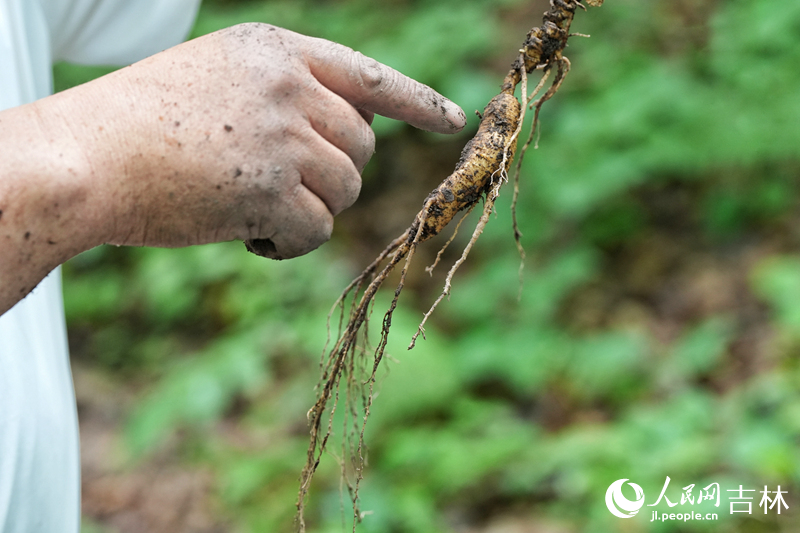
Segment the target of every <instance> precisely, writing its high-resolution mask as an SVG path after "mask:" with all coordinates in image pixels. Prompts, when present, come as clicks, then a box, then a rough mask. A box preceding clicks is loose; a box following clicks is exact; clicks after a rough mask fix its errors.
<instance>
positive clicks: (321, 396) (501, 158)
mask: <svg viewBox="0 0 800 533" xmlns="http://www.w3.org/2000/svg"><path fill="white" fill-rule="evenodd" d="M587 1H590V3H592V4H593V5H594V4H599V3H602V0H587ZM550 5H551V8H550V10H548V11H547V12H546V13H545V14H544V23H543V24H542V26H541V27H536V28H533V29H532V30H531V31H530V32H529V33H528V35H527V37H526V39H525V42H524V43H523V46H522V48H521V49H520V50H519V55H518V57H517V59H516V60H515V61H514V63H513V64H512V67H511V70H510V71H509V73H508V74H507V75H506V77H505V79H504V80H503V84H502V86H501V88H502V89H501V92H500V94H498V95H497V96H495V97H494V98H492V100H491V101H490V102H489V104H488V105H487V106H486V108H485V109H484V111H483V114H482V115H481V122H480V126H479V127H478V131H477V133H476V134H475V136H474V137H473V139H472V140H470V141H469V142H468V143H467V145H466V146H465V147H464V150H463V151H462V153H461V157H460V158H459V161H458V163H457V165H456V168H455V170H454V171H453V173H452V174H450V175H449V176H448V177H447V178H446V179H445V180H444V181H443V182H442V183H441V184H440V185H439V186H438V187H436V188H435V189H434V190H433V191H431V193H430V194H429V195H428V196H427V197H426V198H425V201H424V202H423V205H422V209H421V210H420V211H419V213H417V215H416V217H415V218H414V221H413V222H412V224H411V226H410V227H409V228H408V229H407V230H406V231H405V232H403V234H402V235H400V236H399V237H398V238H396V239H395V240H393V241H392V242H391V243H390V244H389V245H388V246H387V247H386V248H385V249H384V251H383V252H381V253H380V254H379V255H378V257H377V258H376V259H375V261H373V262H372V263H371V264H370V265H369V266H368V267H367V268H366V269H364V271H363V272H362V273H361V275H360V276H358V277H357V278H356V279H355V280H353V282H351V283H350V285H348V287H347V288H346V289H345V290H344V292H343V293H342V295H341V296H340V297H339V299H338V300H337V301H336V303H335V304H334V309H332V311H331V315H329V324H328V327H329V328H330V317H331V316H332V315H333V313H334V311H335V309H336V308H337V307H339V308H340V309H341V317H342V319H341V321H340V326H339V335H338V338H337V340H336V341H335V343H334V344H333V346H332V347H331V348H330V350H328V349H327V346H326V349H325V351H324V353H323V359H322V361H321V363H320V370H321V375H320V383H319V385H318V387H317V401H316V403H315V404H314V406H313V407H312V408H311V409H310V410H309V412H308V420H309V425H310V442H309V447H308V455H307V461H306V465H305V468H304V469H303V472H302V475H301V482H300V491H299V494H298V500H297V525H298V528H299V530H300V531H305V522H304V509H305V500H306V495H307V493H308V489H309V485H310V482H311V479H312V477H313V475H314V472H315V471H316V469H317V466H318V465H319V462H320V459H321V457H322V454H323V452H324V451H325V450H326V446H327V443H328V439H329V437H330V436H331V434H332V431H333V417H334V413H335V412H336V409H337V407H338V406H339V399H340V388H341V386H342V384H344V386H345V394H344V397H345V402H346V405H345V409H344V410H343V426H342V432H343V434H342V450H341V456H340V457H339V458H338V460H339V462H340V467H341V472H342V478H343V481H344V482H345V483H346V485H347V489H348V492H349V495H350V498H351V499H352V502H353V530H355V526H356V524H357V523H358V522H359V521H360V519H361V516H362V515H361V512H360V511H359V509H358V490H359V483H360V481H361V479H362V475H363V469H364V462H365V461H364V456H365V450H364V427H365V424H366V422H367V418H368V417H369V413H370V408H371V407H372V402H373V399H374V384H375V377H376V373H377V371H378V368H379V365H380V363H381V361H382V359H383V355H384V351H385V349H386V344H387V341H388V335H389V329H390V327H391V324H392V315H393V313H394V310H395V308H396V306H397V302H398V299H399V297H400V293H401V292H402V290H403V285H404V282H405V276H406V273H407V272H408V268H409V265H410V264H411V260H412V258H413V256H414V252H415V250H416V248H417V246H418V245H419V244H420V243H422V242H424V241H426V240H428V239H430V238H431V237H433V236H435V235H437V234H439V233H440V232H441V231H442V230H443V229H444V228H445V226H447V225H448V224H449V223H450V222H451V221H452V220H453V219H454V218H455V217H456V215H457V214H458V213H459V212H460V211H463V210H465V209H468V210H471V209H472V208H474V207H475V205H476V204H477V203H478V201H479V200H480V199H481V198H483V199H484V205H483V212H482V214H481V217H480V219H479V221H478V224H477V227H476V228H475V231H474V232H473V234H472V237H471V238H470V240H469V243H468V244H467V246H466V247H465V249H464V252H463V253H462V255H461V257H460V258H459V259H458V260H457V261H456V263H455V264H454V265H453V266H452V267H451V269H450V271H449V272H448V275H447V279H446V282H445V287H444V290H443V291H442V293H441V295H440V296H439V298H438V299H437V300H436V301H435V303H434V304H433V306H432V307H431V310H430V311H428V313H426V314H425V316H424V317H423V319H422V323H421V324H420V327H419V330H418V331H417V333H416V334H415V335H414V337H413V339H412V342H411V345H410V346H409V348H411V347H413V345H414V342H415V341H416V339H417V336H418V335H420V334H423V331H424V330H423V326H424V324H425V322H426V321H427V319H428V317H429V316H430V315H431V313H432V312H433V310H434V308H435V307H436V305H438V304H439V302H440V301H441V300H442V299H443V298H444V297H445V296H446V295H448V294H449V292H450V286H451V281H452V278H453V274H454V273H455V271H456V270H457V269H458V267H459V266H460V265H461V264H462V263H463V262H464V260H465V259H466V257H467V254H468V253H469V251H470V249H471V248H472V246H473V245H474V244H475V242H476V241H477V239H478V237H479V236H480V234H481V232H482V231H483V228H484V227H485V225H486V223H487V222H488V220H489V218H490V215H491V213H492V210H493V209H494V202H495V200H496V199H497V196H498V194H499V191H500V187H501V186H502V185H503V183H505V182H506V181H507V180H508V169H509V165H510V164H511V161H512V159H513V158H514V154H515V151H516V144H517V139H518V136H519V132H520V129H521V125H522V119H523V118H524V115H525V110H526V109H527V108H528V107H529V106H530V108H531V109H535V110H536V113H535V115H534V120H533V129H535V128H536V123H537V121H538V115H539V109H540V108H541V105H542V104H543V103H544V102H545V101H547V100H548V99H550V98H551V97H552V96H553V95H554V94H555V92H556V91H557V90H558V88H559V87H560V86H561V82H562V81H563V79H564V76H565V75H566V73H567V71H568V70H569V61H568V60H567V59H566V58H565V57H563V50H564V47H565V46H566V45H567V40H568V38H569V36H570V33H569V28H570V24H571V23H572V19H573V17H574V14H575V10H576V9H578V8H581V9H585V7H584V6H583V4H581V3H580V2H579V1H578V0H550ZM553 67H556V68H555V69H553ZM536 70H541V71H543V72H544V76H543V78H542V81H541V82H540V83H539V84H538V85H537V87H536V89H535V90H534V91H533V93H532V94H531V95H530V96H529V95H527V94H526V91H527V74H528V73H530V72H533V71H536ZM553 70H555V72H556V76H555V79H554V81H553V83H552V85H551V87H550V88H549V89H548V90H547V91H546V92H545V94H544V95H542V96H541V97H539V98H538V99H537V100H535V101H534V100H533V98H534V97H535V96H536V94H537V92H538V91H539V90H540V89H542V87H543V85H544V82H545V79H546V77H547V75H548V74H550V73H551V71H553ZM520 83H521V87H522V91H521V92H522V95H521V99H522V103H520V101H519V100H518V99H517V98H516V97H515V96H514V92H515V90H516V87H517V85H518V84H520ZM528 144H530V139H529V140H528V143H526V145H525V146H524V148H527V145H528ZM524 151H525V150H524V149H523V150H522V152H521V154H520V157H521V156H522V155H524ZM516 173H517V176H516V178H515V183H516V181H517V180H518V174H519V162H518V164H517V167H516ZM515 188H516V185H515ZM462 220H463V219H462ZM514 220H515V222H514V232H515V239H516V240H517V245H518V246H519V247H520V249H521V245H520V243H519V235H520V233H519V229H518V228H517V226H516V217H515V218H514ZM460 224H461V222H459V225H460ZM451 240H452V239H451ZM449 243H450V241H448V243H447V244H449ZM247 244H248V249H250V250H251V251H254V252H255V253H259V251H260V250H261V248H262V247H263V246H261V247H260V246H259V245H262V244H264V243H261V242H253V241H249V242H248V243H247ZM267 244H271V243H267ZM445 246H446V245H445ZM267 248H268V246H267ZM440 255H441V252H440ZM439 257H440V256H437V261H436V262H437V263H438V261H439ZM384 262H386V264H385V265H384V266H383V267H382V268H381V264H382V263H384ZM399 264H402V267H401V272H400V282H399V284H398V286H397V288H396V289H395V292H394V298H393V299H392V302H391V304H390V306H389V309H388V311H387V312H386V314H385V315H384V317H383V321H382V325H381V326H382V327H381V335H380V340H379V342H378V344H377V346H376V347H375V348H374V349H372V348H370V341H369V338H368V336H367V333H366V329H367V328H366V324H367V322H368V320H369V315H370V312H371V309H372V302H373V298H374V297H375V294H376V293H377V291H378V290H379V289H380V287H381V285H382V284H383V283H384V281H385V280H386V279H387V278H388V276H389V274H390V273H391V272H392V270H393V269H394V268H395V267H397V265H399ZM431 268H432V267H431ZM362 289H363V292H362ZM359 295H360V296H359ZM351 296H352V303H351V304H350V307H349V316H348V317H347V321H346V323H345V321H344V320H343V319H344V314H345V313H344V310H345V308H346V302H347V301H348V298H349V297H351ZM362 326H364V327H362ZM329 331H330V329H329ZM367 352H371V353H372V358H371V360H370V358H368V356H367Z"/></svg>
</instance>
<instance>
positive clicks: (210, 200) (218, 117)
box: [0, 24, 466, 313]
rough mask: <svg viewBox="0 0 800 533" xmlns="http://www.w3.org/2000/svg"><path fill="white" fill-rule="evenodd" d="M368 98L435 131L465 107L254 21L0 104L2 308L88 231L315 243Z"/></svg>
mask: <svg viewBox="0 0 800 533" xmlns="http://www.w3.org/2000/svg"><path fill="white" fill-rule="evenodd" d="M373 113H378V114H382V115H385V116H388V117H392V118H396V119H400V120H404V121H406V122H408V123H410V124H412V125H414V126H417V127H419V128H423V129H426V130H430V131H435V132H441V133H452V132H456V131H458V130H460V129H461V128H462V127H463V126H464V124H465V122H466V120H465V116H464V114H463V112H462V111H461V109H460V108H459V107H458V106H456V105H455V104H453V103H452V102H450V101H449V100H447V99H445V98H443V97H442V96H440V95H439V94H437V93H436V92H435V91H433V90H432V89H430V88H429V87H427V86H425V85H422V84H420V83H417V82H415V81H413V80H411V79H410V78H407V77H405V76H403V75H402V74H400V73H398V72H396V71H394V70H392V69H391V68H389V67H386V66H384V65H382V64H380V63H378V62H376V61H374V60H372V59H369V58H367V57H365V56H363V55H361V54H359V53H357V52H354V51H353V50H350V49H349V48H346V47H344V46H341V45H337V44H334V43H332V42H329V41H325V40H322V39H315V38H311V37H306V36H303V35H299V34H296V33H293V32H290V31H287V30H283V29H280V28H275V27H272V26H269V25H265V24H243V25H239V26H234V27H231V28H228V29H225V30H221V31H219V32H216V33H213V34H210V35H207V36H204V37H201V38H198V39H195V40H193V41H189V42H187V43H184V44H182V45H180V46H176V47H174V48H171V49H168V50H166V51H164V52H162V53H160V54H157V55H155V56H152V57H150V58H148V59H145V60H143V61H141V62H139V63H136V64H134V65H132V66H130V67H127V68H124V69H121V70H118V71H116V72H114V73H112V74H109V75H107V76H104V77H102V78H99V79H97V80H94V81H92V82H90V83H87V84H84V85H81V86H78V87H75V88H73V89H70V90H68V91H64V92H61V93H58V94H56V95H53V96H50V97H47V98H44V99H42V100H39V101H37V102H34V103H32V104H28V105H24V106H20V107H17V108H13V109H8V110H6V111H3V112H0V160H2V161H3V162H4V164H3V168H0V238H2V240H3V250H2V254H0V313H2V312H4V311H5V310H6V309H8V308H9V307H10V306H11V305H13V304H14V303H15V302H16V301H17V300H19V299H20V298H22V297H23V296H24V295H25V294H27V293H28V292H29V291H30V290H31V289H32V288H33V287H34V286H35V285H36V284H37V283H38V282H39V281H40V280H41V279H42V278H43V277H44V276H45V275H46V274H47V273H48V272H49V271H50V270H52V269H53V268H55V267H56V266H57V265H58V264H60V263H62V262H63V261H65V260H67V259H69V258H70V257H72V256H74V255H76V254H78V253H80V252H82V251H84V250H87V249H89V248H92V247H94V246H96V245H98V244H101V243H114V244H124V245H149V246H167V247H175V246H185V245H191V244H201V243H208V242H216V241H226V240H234V239H242V240H251V239H252V240H251V241H250V242H251V243H256V244H257V245H258V246H257V247H256V250H255V251H257V252H258V253H261V254H262V255H268V256H270V257H274V258H289V257H294V256H297V255H301V254H304V253H306V252H309V251H310V250H313V249H314V248H316V247H317V246H319V245H320V244H322V243H323V242H325V241H326V240H327V239H328V238H329V236H330V233H331V229H332V226H333V216H334V215H336V214H337V213H339V212H340V211H342V210H343V209H345V208H346V207H348V206H349V205H351V204H352V203H353V202H354V201H355V199H356V197H357V196H358V192H359V189H360V185H361V181H360V176H359V174H360V171H361V170H362V169H363V167H364V165H366V163H367V161H368V160H369V158H370V156H371V154H372V152H373V149H374V143H375V139H374V135H373V133H372V130H371V128H370V127H369V123H370V122H371V120H372V117H373Z"/></svg>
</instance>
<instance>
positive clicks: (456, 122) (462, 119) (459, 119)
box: [444, 100, 467, 131]
mask: <svg viewBox="0 0 800 533" xmlns="http://www.w3.org/2000/svg"><path fill="white" fill-rule="evenodd" d="M444 112H445V120H447V122H448V123H449V124H450V125H451V126H452V128H453V130H454V131H458V130H461V129H462V128H464V126H466V124H467V116H466V115H465V114H464V111H463V110H462V109H461V108H460V107H459V106H458V105H456V104H455V103H453V102H451V101H450V100H447V101H446V102H445V105H444Z"/></svg>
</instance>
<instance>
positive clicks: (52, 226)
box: [0, 97, 104, 313]
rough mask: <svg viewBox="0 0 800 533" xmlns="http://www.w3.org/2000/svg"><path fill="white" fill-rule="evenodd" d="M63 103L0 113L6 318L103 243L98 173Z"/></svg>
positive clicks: (1, 270)
mask: <svg viewBox="0 0 800 533" xmlns="http://www.w3.org/2000/svg"><path fill="white" fill-rule="evenodd" d="M51 98H52V97H51ZM62 100H63V98H62ZM60 104H61V102H59V99H58V98H52V99H45V100H42V101H39V102H36V103H33V104H28V105H25V106H21V107H17V108H13V109H9V110H6V111H3V112H0V211H1V212H2V213H1V214H0V313H3V312H5V311H6V310H8V309H9V308H11V307H12V306H13V305H14V304H15V303H16V302H17V301H18V300H20V299H22V298H23V297H24V296H25V295H26V294H28V293H29V292H30V291H31V290H32V289H33V288H34V287H35V286H36V285H37V284H38V283H39V282H40V281H41V280H42V279H43V278H44V277H45V276H46V275H47V274H48V273H49V272H50V271H51V270H53V269H54V268H55V267H56V266H58V265H59V264H61V263H63V262H64V261H66V260H67V259H69V258H70V257H73V256H74V255H76V254H78V253H80V252H82V251H84V250H87V249H89V248H91V247H93V246H95V245H96V244H99V243H100V242H102V241H103V236H102V235H100V234H98V228H102V227H104V224H102V222H101V220H98V219H100V218H101V217H102V214H101V210H100V209H99V207H98V206H99V204H98V198H97V191H96V190H93V188H92V186H91V183H92V177H93V174H94V172H95V169H93V168H92V166H91V164H90V162H89V161H88V159H87V158H86V156H85V154H84V152H83V151H82V149H81V146H80V144H79V141H78V139H76V136H75V134H74V133H73V131H71V129H70V125H69V122H68V120H65V117H64V116H63V113H62V112H61V111H60V110H59V109H58V108H59V106H60Z"/></svg>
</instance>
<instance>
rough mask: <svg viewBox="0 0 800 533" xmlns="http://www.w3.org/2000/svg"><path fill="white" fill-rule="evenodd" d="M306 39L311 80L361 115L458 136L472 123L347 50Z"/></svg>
mask: <svg viewBox="0 0 800 533" xmlns="http://www.w3.org/2000/svg"><path fill="white" fill-rule="evenodd" d="M304 37H305V36H304ZM305 39H307V40H308V46H307V47H306V49H305V57H306V61H308V65H309V68H310V69H311V74H312V75H313V76H314V77H315V78H316V79H317V80H319V82H320V83H322V84H323V85H324V86H326V87H327V88H328V89H330V90H331V91H333V92H335V93H336V94H338V95H339V96H341V97H342V98H344V99H345V100H347V101H348V102H349V103H350V104H351V105H352V106H353V107H355V108H356V109H359V110H364V111H367V112H372V113H377V114H379V115H383V116H385V117H389V118H394V119H398V120H402V121H404V122H407V123H409V124H411V125H412V126H415V127H417V128H420V129H423V130H427V131H433V132H436V133H455V132H458V131H461V129H462V128H463V127H464V125H465V124H466V123H467V118H466V116H465V115H464V111H462V110H461V108H460V107H459V106H457V105H456V104H454V103H453V102H451V101H450V100H448V99H447V98H445V97H444V96H442V95H441V94H439V93H437V92H436V91H434V90H433V89H431V88H430V87H428V86H427V85H424V84H422V83H419V82H418V81H415V80H413V79H411V78H409V77H408V76H405V75H404V74H401V73H400V72H398V71H396V70H394V69H393V68H391V67H387V66H386V65H384V64H382V63H379V62H378V61H375V60H374V59H372V58H370V57H367V56H365V55H364V54H362V53H360V52H356V51H354V50H352V49H351V48H348V47H346V46H342V45H340V44H336V43H333V42H330V41H326V40H325V39H316V38H313V37H305Z"/></svg>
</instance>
